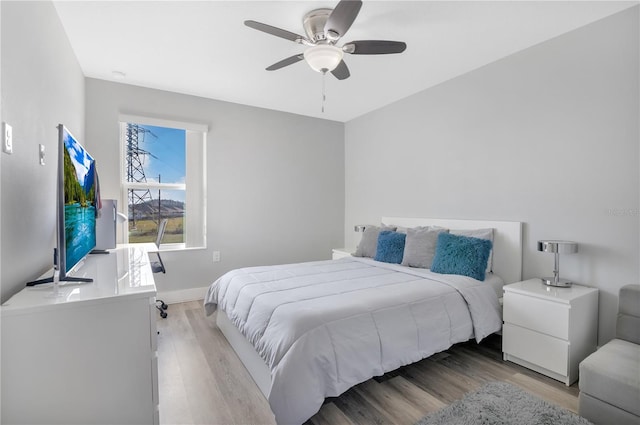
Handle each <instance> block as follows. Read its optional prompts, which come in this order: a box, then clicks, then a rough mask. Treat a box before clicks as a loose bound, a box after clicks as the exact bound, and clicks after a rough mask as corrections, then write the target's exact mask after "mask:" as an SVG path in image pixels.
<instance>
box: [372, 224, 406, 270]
mask: <svg viewBox="0 0 640 425" xmlns="http://www.w3.org/2000/svg"><path fill="white" fill-rule="evenodd" d="M406 237H407V235H405V234H404V233H398V232H391V231H389V230H383V231H382V232H380V234H379V235H378V247H377V249H376V256H375V257H374V258H373V259H374V260H376V261H382V262H384V263H394V264H400V263H402V255H403V254H404V241H405V238H406Z"/></svg>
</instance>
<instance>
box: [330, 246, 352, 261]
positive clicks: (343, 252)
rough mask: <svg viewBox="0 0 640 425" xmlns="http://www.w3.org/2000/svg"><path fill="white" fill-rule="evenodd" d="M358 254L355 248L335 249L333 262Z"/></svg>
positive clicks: (332, 257)
mask: <svg viewBox="0 0 640 425" xmlns="http://www.w3.org/2000/svg"><path fill="white" fill-rule="evenodd" d="M354 252H356V250H355V248H333V254H332V256H331V259H332V260H338V259H340V258H344V257H351V256H352V255H353V253H354Z"/></svg>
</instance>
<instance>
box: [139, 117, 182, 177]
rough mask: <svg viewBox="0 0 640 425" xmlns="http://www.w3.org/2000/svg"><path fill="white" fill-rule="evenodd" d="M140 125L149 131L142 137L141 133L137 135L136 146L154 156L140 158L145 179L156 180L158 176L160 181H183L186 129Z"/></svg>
mask: <svg viewBox="0 0 640 425" xmlns="http://www.w3.org/2000/svg"><path fill="white" fill-rule="evenodd" d="M141 127H143V128H145V129H147V130H149V131H151V133H146V134H145V135H144V139H142V134H141V135H140V136H139V137H138V147H139V148H140V149H142V150H145V151H147V152H149V153H151V154H152V155H153V156H155V158H154V157H152V156H149V155H145V156H144V158H140V159H141V160H142V164H143V168H144V173H145V177H146V178H147V181H148V182H153V181H158V176H160V181H161V182H162V183H184V181H185V139H186V131H185V130H181V129H175V128H167V127H156V126H152V125H142V126H141ZM154 135H155V136H156V137H154ZM141 140H144V142H141Z"/></svg>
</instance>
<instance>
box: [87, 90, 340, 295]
mask: <svg viewBox="0 0 640 425" xmlns="http://www.w3.org/2000/svg"><path fill="white" fill-rule="evenodd" d="M86 93H87V95H86V105H87V109H86V118H87V121H86V145H87V146H88V149H89V150H90V152H91V153H92V155H93V156H94V157H95V158H96V160H97V161H99V162H98V163H99V164H110V165H109V166H108V167H105V166H100V165H99V169H98V172H99V173H100V185H101V190H102V196H103V197H105V198H118V197H119V196H120V176H119V174H118V166H117V164H118V162H119V161H120V152H119V141H118V136H119V132H118V115H119V114H121V113H124V114H132V115H142V116H145V115H147V116H152V117H157V118H165V119H172V120H177V121H185V122H196V123H201V124H206V125H208V126H209V134H208V137H207V161H206V162H207V171H206V172H207V177H208V178H207V180H208V181H207V244H208V246H207V249H206V250H191V251H184V252H169V253H166V254H163V256H162V258H163V260H164V262H165V265H166V268H167V274H166V275H158V274H157V275H155V277H156V284H157V286H158V290H159V291H161V292H165V291H178V290H185V289H190V288H197V287H204V286H208V285H209V284H210V283H211V282H213V281H214V280H215V279H216V278H217V277H219V276H220V275H222V274H223V273H224V272H226V271H228V270H231V269H234V268H237V267H242V266H250V265H264V264H280V263H288V262H299V261H307V260H316V259H329V258H330V257H331V248H333V247H336V246H342V245H343V237H344V233H343V231H342V229H343V228H344V125H343V124H342V123H338V122H333V121H326V120H320V119H316V118H308V117H303V116H298V115H293V114H287V113H282V112H276V111H270V110H267V109H259V108H254V107H249V106H243V105H238V104H233V103H227V102H221V101H216V100H211V99H205V98H200V97H195V96H188V95H182V94H177V93H170V92H165V91H160V90H154V89H147V88H141V87H135V86H130V85H126V84H118V83H111V82H106V81H102V80H96V79H90V78H89V79H87V80H86ZM111 164H112V165H111ZM120 208H121V210H126V208H125V207H123V206H121V207H120ZM214 250H218V251H220V252H221V260H222V261H221V262H220V263H213V261H212V252H213V251H214Z"/></svg>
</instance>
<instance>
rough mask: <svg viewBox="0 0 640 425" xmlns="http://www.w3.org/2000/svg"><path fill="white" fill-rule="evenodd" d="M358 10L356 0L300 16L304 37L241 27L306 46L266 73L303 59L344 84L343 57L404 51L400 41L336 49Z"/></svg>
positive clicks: (265, 28) (256, 25)
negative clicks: (302, 50) (301, 51)
mask: <svg viewBox="0 0 640 425" xmlns="http://www.w3.org/2000/svg"><path fill="white" fill-rule="evenodd" d="M361 7H362V1H360V0H340V2H339V3H338V4H337V5H336V7H335V8H334V9H316V10H312V11H311V12H309V13H307V14H306V15H305V16H304V19H303V23H302V25H303V27H304V30H305V32H306V34H307V36H306V37H304V36H302V35H298V34H295V33H292V32H289V31H287V30H283V29H281V28H277V27H273V26H271V25H267V24H263V23H261V22H256V21H244V24H245V25H246V26H248V27H250V28H253V29H256V30H258V31H262V32H266V33H267V34H271V35H275V36H276V37H281V38H284V39H287V40H291V41H293V42H295V43H298V44H303V45H305V46H308V48H307V49H306V50H305V51H304V53H300V54H297V55H293V56H291V57H288V58H286V59H283V60H281V61H279V62H276V63H274V64H273V65H271V66H269V67H267V68H266V69H267V71H275V70H276V69H280V68H284V67H285V66H289V65H292V64H294V63H296V62H299V61H301V60H303V59H304V60H306V61H307V63H308V64H309V66H310V67H311V68H312V69H314V70H315V71H318V72H321V73H322V74H326V73H327V72H331V73H332V74H333V75H334V76H335V77H336V78H337V79H338V80H344V79H346V78H349V76H350V75H351V74H350V73H349V68H348V67H347V65H346V64H345V63H344V60H343V56H344V54H345V53H349V54H351V55H384V54H390V53H402V52H404V50H405V49H406V48H407V45H406V44H405V43H403V42H401V41H387V40H361V41H350V42H348V43H345V44H343V45H342V46H338V45H337V43H338V41H339V40H340V38H341V37H343V36H344V35H345V33H346V32H347V31H348V30H349V28H350V27H351V25H352V24H353V21H355V19H356V17H357V16H358V12H360V8H361Z"/></svg>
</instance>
